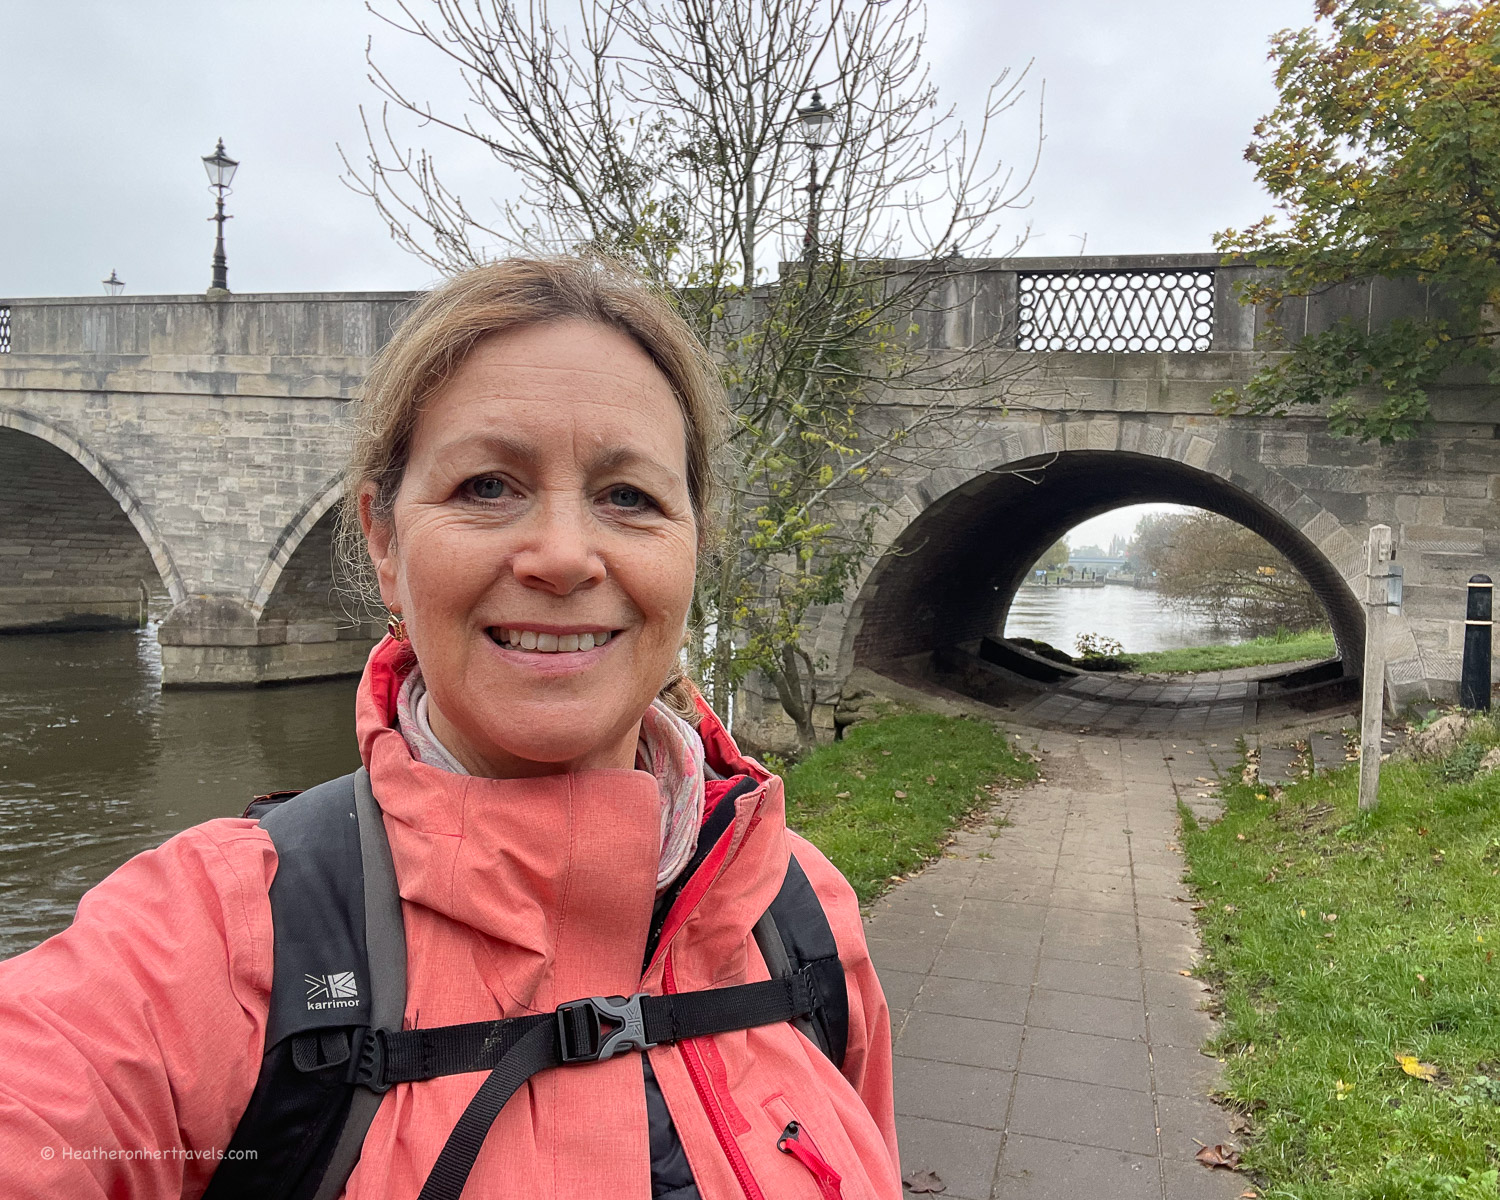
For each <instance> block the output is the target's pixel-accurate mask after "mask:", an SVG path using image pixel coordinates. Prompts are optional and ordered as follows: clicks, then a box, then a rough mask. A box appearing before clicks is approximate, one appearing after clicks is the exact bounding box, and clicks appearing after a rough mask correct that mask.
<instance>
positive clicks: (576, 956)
mask: <svg viewBox="0 0 1500 1200" xmlns="http://www.w3.org/2000/svg"><path fill="white" fill-rule="evenodd" d="M412 662H413V660H412V658H411V652H410V649H409V647H408V646H406V645H404V644H402V643H398V642H395V641H393V640H391V639H389V638H387V639H385V640H384V641H382V642H381V643H380V644H379V645H378V646H376V648H375V650H374V651H373V652H372V653H371V655H370V659H369V662H368V664H367V665H366V668H365V674H364V678H363V679H362V680H361V682H360V688H359V695H358V700H357V703H356V728H357V732H358V736H359V744H360V753H361V756H362V758H363V759H364V763H365V766H366V767H367V768H368V770H369V772H370V776H371V781H372V786H373V790H374V792H375V796H376V799H377V800H378V801H379V803H380V807H381V809H382V810H383V812H384V814H385V824H386V831H387V834H388V835H389V837H390V842H391V853H392V857H393V858H394V860H395V866H396V876H397V879H398V880H399V881H400V891H401V896H402V898H403V899H404V900H406V901H407V902H408V903H409V904H413V905H418V906H421V907H422V908H425V909H428V910H430V911H431V912H432V913H433V914H435V915H436V916H437V917H439V918H440V919H441V921H442V922H443V923H444V925H445V926H447V925H448V923H452V924H453V925H456V926H458V927H467V928H469V929H472V930H474V931H475V932H477V933H478V934H480V935H482V938H483V939H484V944H485V953H486V955H487V956H488V957H489V959H490V961H491V963H492V965H493V967H494V968H495V970H494V971H486V972H484V974H485V976H486V978H487V980H489V979H492V978H493V979H494V982H493V983H492V984H491V987H492V990H493V989H494V987H495V985H496V984H498V986H499V989H500V990H499V991H498V992H497V993H496V999H497V1000H498V1001H499V1002H500V1005H501V1009H502V1011H505V1012H507V1013H510V1012H513V1011H515V1010H516V1009H517V1008H518V1007H519V1008H522V1009H535V1010H544V1009H547V1008H551V1007H555V1006H556V1005H557V1004H559V1003H562V1002H563V1001H566V1000H571V999H575V998H576V997H578V996H583V995H591V994H592V995H601V994H628V993H630V992H632V991H635V990H638V987H639V982H640V972H641V959H642V956H643V954H644V951H645V945H646V937H647V932H648V927H649V923H650V919H651V912H652V906H653V903H654V901H655V897H656V868H657V862H658V857H659V853H660V820H659V814H660V806H661V803H662V800H661V795H660V792H659V790H658V788H657V785H656V780H655V779H654V778H653V777H652V776H650V775H649V774H647V773H645V772H643V771H626V770H590V771H582V772H577V773H574V774H562V775H549V776H542V777H539V778H530V779H485V778H478V777H474V776H460V775H454V774H451V773H449V772H447V771H442V770H439V769H437V768H434V767H429V766H426V765H425V764H423V763H421V762H419V761H417V760H415V759H413V757H412V755H411V752H410V750H409V749H408V748H407V746H406V742H405V740H404V739H403V738H402V736H401V733H400V731H399V730H398V729H397V728H396V727H395V724H396V717H395V713H396V695H397V693H398V691H399V690H400V686H401V682H402V680H403V679H404V677H405V675H406V673H407V672H408V671H409V670H410V669H411V665H412ZM700 708H701V711H702V719H701V722H700V726H699V732H700V734H701V736H702V738H703V743H704V750H705V755H706V757H707V759H708V761H709V763H710V765H712V766H713V768H714V769H715V771H716V772H718V773H719V774H721V775H741V774H742V775H748V776H750V777H751V778H752V779H754V780H755V783H756V786H755V788H754V789H752V790H750V791H748V792H747V793H746V794H744V795H742V796H740V797H739V798H738V799H737V800H736V802H735V809H736V812H735V820H734V823H733V825H732V826H731V828H730V830H729V831H728V833H727V834H726V835H725V836H724V838H722V839H721V842H720V844H719V845H717V846H716V847H715V848H714V852H713V853H711V854H710V855H709V856H708V858H707V859H706V860H705V861H704V863H703V865H702V867H701V868H700V869H699V870H698V871H697V872H695V874H694V877H693V878H692V879H691V880H689V881H688V882H687V884H686V885H685V886H684V888H683V890H682V893H681V895H680V896H679V898H678V900H677V903H676V904H675V905H674V907H673V912H672V915H671V918H670V919H669V922H668V926H667V929H666V930H665V932H664V936H663V939H662V946H663V948H666V947H667V946H668V944H669V943H670V942H672V941H675V940H678V934H679V933H680V932H681V931H684V930H687V931H689V932H691V934H692V937H691V938H690V939H687V940H688V941H690V942H691V945H692V950H691V952H690V953H687V954H683V953H681V952H677V953H678V959H679V961H678V974H679V975H680V976H682V977H683V978H684V979H688V980H691V979H692V978H694V977H697V976H702V975H704V974H705V973H707V976H708V977H709V978H714V977H717V976H716V975H715V972H716V971H719V970H721V969H722V968H723V967H724V966H725V965H726V964H727V963H728V962H729V960H732V959H734V958H735V957H736V953H737V955H738V959H739V961H740V962H741V964H742V963H743V946H744V943H745V941H746V939H747V938H748V936H749V932H750V928H751V926H753V925H754V923H755V921H756V919H758V917H759V916H760V914H761V913H762V912H764V911H765V908H766V907H767V906H768V905H769V904H770V902H771V900H772V899H773V898H774V897H775V894H776V891H777V889H778V888H779V887H780V884H781V878H782V875H783V874H784V871H785V863H786V854H787V850H786V845H785V836H784V819H785V817H784V806H783V800H782V792H781V781H780V780H779V779H776V778H775V777H774V776H772V775H770V774H769V773H768V772H766V770H765V768H763V767H762V766H761V765H760V764H759V763H757V762H755V760H754V759H751V758H749V757H747V756H745V755H742V754H741V753H740V751H739V748H738V747H737V746H735V744H734V741H733V739H732V738H731V737H730V736H729V734H728V733H727V732H726V731H725V730H724V728H723V726H722V725H721V724H720V723H719V721H718V719H717V718H716V717H715V716H714V715H713V713H712V712H711V711H709V709H708V708H707V706H706V705H703V704H702V703H701V701H700ZM709 892H713V894H714V895H715V897H716V900H715V903H713V904H712V905H705V904H704V903H703V900H704V898H705V896H707V895H708V894H709ZM448 932H449V933H450V934H451V935H452V936H454V937H456V938H459V939H460V940H461V938H462V930H461V929H458V928H450V929H449V930H448ZM715 956H717V958H715ZM662 957H663V955H662V954H660V953H659V954H658V956H657V963H658V965H657V967H655V968H653V971H652V973H651V976H650V977H648V978H654V977H656V976H657V974H658V972H659V970H660V963H661V959H662ZM700 960H701V961H700ZM678 986H679V987H682V986H701V984H695V983H688V984H684V983H683V982H681V981H679V984H678ZM501 993H504V994H501Z"/></svg>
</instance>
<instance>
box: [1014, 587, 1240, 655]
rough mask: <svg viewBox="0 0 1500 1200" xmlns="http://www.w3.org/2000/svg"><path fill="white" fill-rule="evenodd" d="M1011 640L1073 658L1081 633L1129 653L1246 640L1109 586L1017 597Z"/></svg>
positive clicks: (1148, 595) (1150, 595) (1145, 594)
mask: <svg viewBox="0 0 1500 1200" xmlns="http://www.w3.org/2000/svg"><path fill="white" fill-rule="evenodd" d="M1005 632H1006V634H1007V635H1008V636H1010V637H1029V638H1036V639H1037V640H1038V641H1042V642H1048V643H1050V644H1051V645H1053V646H1056V647H1057V648H1058V649H1059V650H1066V651H1067V652H1068V653H1069V654H1074V653H1076V652H1077V650H1076V647H1075V645H1074V642H1075V641H1076V639H1077V637H1078V635H1079V634H1080V633H1099V634H1103V635H1104V636H1105V637H1111V638H1114V639H1115V640H1116V641H1117V642H1119V643H1120V644H1121V645H1123V646H1124V647H1125V650H1126V652H1127V653H1130V652H1134V653H1136V654H1144V653H1145V652H1147V651H1149V650H1175V649H1177V648H1178V647H1180V646H1218V645H1222V644H1224V643H1226V642H1236V641H1239V640H1240V639H1241V637H1242V636H1243V635H1241V634H1239V633H1237V632H1235V631H1234V630H1232V629H1229V628H1227V627H1224V626H1220V625H1215V624H1214V623H1213V621H1212V620H1211V619H1210V618H1209V617H1207V616H1204V615H1203V614H1201V613H1184V612H1180V611H1178V610H1177V609H1174V608H1169V607H1168V606H1167V605H1166V604H1165V603H1163V601H1162V599H1161V597H1160V596H1158V595H1157V594H1156V593H1155V592H1152V591H1148V590H1145V589H1141V590H1139V591H1138V590H1136V589H1135V588H1131V587H1122V586H1120V585H1118V584H1109V585H1107V586H1105V587H1102V588H1055V587H1052V588H1039V587H1032V586H1030V585H1027V586H1025V587H1023V588H1022V589H1021V590H1020V591H1019V592H1018V593H1016V598H1015V601H1014V602H1013V603H1012V604H1011V608H1010V616H1009V617H1007V618H1006V621H1005Z"/></svg>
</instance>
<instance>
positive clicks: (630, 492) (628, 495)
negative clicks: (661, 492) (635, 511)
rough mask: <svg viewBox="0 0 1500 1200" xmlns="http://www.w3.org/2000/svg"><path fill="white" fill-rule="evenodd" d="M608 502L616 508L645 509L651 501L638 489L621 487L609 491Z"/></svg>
mask: <svg viewBox="0 0 1500 1200" xmlns="http://www.w3.org/2000/svg"><path fill="white" fill-rule="evenodd" d="M609 502H610V503H611V504H613V505H614V506H615V507H616V508H645V507H647V506H648V505H649V504H650V503H651V499H650V497H648V496H647V495H646V493H645V492H643V491H641V490H640V489H638V488H633V487H624V486H621V487H614V488H610V489H609Z"/></svg>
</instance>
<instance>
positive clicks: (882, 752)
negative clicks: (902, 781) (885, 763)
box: [880, 750, 891, 758]
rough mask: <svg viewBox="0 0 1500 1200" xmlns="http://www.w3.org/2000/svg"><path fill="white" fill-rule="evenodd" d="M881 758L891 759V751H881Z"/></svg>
mask: <svg viewBox="0 0 1500 1200" xmlns="http://www.w3.org/2000/svg"><path fill="white" fill-rule="evenodd" d="M880 756H881V757H882V758H890V756H891V752H890V751H889V750H882V751H881V752H880Z"/></svg>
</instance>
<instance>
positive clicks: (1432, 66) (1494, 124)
mask: <svg viewBox="0 0 1500 1200" xmlns="http://www.w3.org/2000/svg"><path fill="white" fill-rule="evenodd" d="M1271 58H1272V59H1273V60H1274V61H1275V62H1276V64H1277V65H1276V83H1277V87H1278V89H1279V91H1280V101H1279V103H1278V104H1277V106H1276V108H1275V110H1274V111H1273V112H1272V113H1271V114H1270V115H1269V116H1268V117H1266V118H1265V119H1264V120H1263V121H1261V122H1260V124H1259V125H1257V126H1256V128H1255V134H1254V140H1253V141H1252V142H1251V144H1250V147H1249V148H1248V149H1247V150H1246V152H1245V156H1246V158H1247V159H1249V161H1251V162H1253V163H1254V164H1255V165H1256V174H1257V177H1258V178H1259V180H1260V181H1261V183H1262V184H1264V185H1265V187H1266V189H1267V190H1268V191H1269V192H1270V193H1271V195H1272V196H1273V197H1274V198H1275V200H1276V203H1277V207H1278V209H1279V214H1278V215H1276V216H1269V217H1266V218H1265V219H1264V220H1262V221H1260V222H1258V223H1256V224H1255V225H1252V226H1251V227H1249V228H1248V229H1244V230H1239V231H1234V230H1230V231H1226V232H1224V233H1222V234H1220V235H1219V236H1218V238H1217V239H1216V242H1217V245H1218V247H1219V249H1221V250H1223V251H1226V252H1229V253H1232V254H1235V255H1239V256H1243V257H1244V258H1247V259H1249V260H1250V261H1251V262H1254V263H1256V264H1258V265H1262V266H1266V267H1270V268H1274V270H1272V271H1270V272H1268V273H1267V275H1266V276H1265V277H1264V278H1263V279H1261V280H1260V281H1258V282H1255V283H1253V284H1251V285H1248V286H1247V287H1246V288H1245V289H1244V292H1243V295H1242V297H1241V299H1242V300H1244V301H1245V302H1247V303H1254V304H1263V305H1271V306H1274V305H1276V304H1279V303H1280V302H1282V301H1284V300H1285V299H1287V298H1288V297H1292V296H1304V295H1309V294H1315V293H1317V292H1319V291H1320V290H1323V289H1326V288H1328V287H1330V286H1333V285H1336V284H1340V283H1345V282H1348V281H1351V280H1355V279H1361V278H1370V277H1373V276H1386V277H1405V278H1411V277H1415V278H1416V279H1417V280H1419V281H1421V282H1423V283H1426V284H1428V285H1429V286H1430V288H1431V294H1432V296H1433V297H1434V299H1435V303H1433V304H1432V305H1430V306H1429V313H1428V315H1427V316H1425V317H1422V318H1402V319H1398V320H1394V321H1392V322H1390V323H1389V324H1388V325H1386V326H1384V327H1383V328H1378V329H1372V330H1366V329H1364V328H1361V327H1357V326H1356V325H1355V324H1353V323H1352V322H1349V321H1344V322H1340V323H1338V324H1335V325H1334V326H1333V327H1332V328H1330V329H1328V330H1326V331H1325V332H1322V333H1317V334H1313V335H1311V336H1308V337H1306V338H1303V339H1302V340H1301V341H1299V342H1297V343H1296V344H1295V345H1294V346H1292V347H1290V352H1289V353H1287V354H1286V355H1284V356H1279V357H1278V358H1277V360H1276V361H1274V362H1273V363H1272V364H1270V365H1268V366H1266V367H1264V368H1263V369H1261V370H1260V371H1258V372H1257V373H1256V374H1255V375H1254V376H1253V377H1252V378H1251V380H1250V382H1249V383H1248V385H1247V386H1245V387H1244V388H1243V389H1240V390H1238V391H1233V392H1228V393H1221V397H1220V399H1221V403H1222V404H1223V406H1224V407H1225V408H1226V409H1227V410H1230V411H1239V412H1246V413H1252V414H1276V415H1284V414H1286V413H1287V412H1289V411H1291V410H1292V409H1293V408H1295V407H1298V406H1301V405H1315V404H1326V405H1327V406H1328V413H1329V424H1330V426H1331V427H1332V428H1333V429H1334V430H1335V431H1336V432H1339V433H1343V434H1350V435H1353V436H1356V437H1358V438H1360V439H1362V440H1368V439H1376V440H1379V441H1381V442H1383V443H1389V442H1392V441H1395V440H1398V439H1401V438H1406V437H1410V436H1411V435H1412V434H1413V433H1415V432H1416V430H1417V428H1418V426H1420V425H1421V423H1422V422H1423V421H1424V420H1425V419H1426V418H1427V416H1428V391H1429V389H1430V388H1431V387H1432V386H1433V384H1434V383H1436V381H1437V380H1438V378H1439V376H1441V375H1442V374H1443V373H1444V372H1445V371H1448V370H1449V369H1451V368H1454V367H1458V366H1464V365H1468V366H1479V367H1482V368H1484V369H1487V370H1489V371H1490V372H1491V379H1492V380H1494V381H1497V382H1500V358H1497V355H1496V351H1495V347H1494V335H1495V333H1496V332H1497V328H1496V323H1495V317H1494V313H1495V306H1496V304H1497V303H1500V252H1497V242H1496V239H1497V236H1500V199H1497V192H1500V4H1496V3H1494V2H1493V0H1491V2H1473V0H1466V2H1461V3H1437V2H1435V0H1319V3H1318V11H1317V22H1316V24H1315V25H1314V26H1313V27H1311V28H1307V29H1300V30H1294V31H1293V30H1289V31H1286V32H1283V33H1281V34H1279V35H1278V36H1277V37H1276V38H1275V39H1274V41H1273V45H1272V51H1271Z"/></svg>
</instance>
